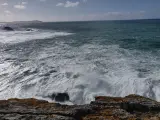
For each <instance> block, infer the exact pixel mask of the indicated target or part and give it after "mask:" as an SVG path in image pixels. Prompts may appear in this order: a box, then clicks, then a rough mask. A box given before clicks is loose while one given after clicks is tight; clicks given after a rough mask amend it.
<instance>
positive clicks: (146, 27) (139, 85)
mask: <svg viewBox="0 0 160 120" xmlns="http://www.w3.org/2000/svg"><path fill="white" fill-rule="evenodd" d="M11 26H13V27H14V28H15V31H13V32H6V31H0V52H1V54H0V76H1V77H0V96H1V99H6V98H10V97H19V98H26V97H37V98H42V99H47V100H49V101H51V99H50V98H49V97H48V96H49V95H51V94H52V93H59V92H67V93H68V94H69V96H70V99H71V102H72V103H76V104H83V103H89V102H90V101H91V100H93V99H94V96H96V95H109V96H125V95H128V94H139V95H143V96H147V97H150V98H153V99H156V100H160V97H159V96H160V20H134V21H97V22H61V23H40V24H30V25H14V24H12V25H11ZM26 28H31V29H32V30H33V31H25V29H26Z"/></svg>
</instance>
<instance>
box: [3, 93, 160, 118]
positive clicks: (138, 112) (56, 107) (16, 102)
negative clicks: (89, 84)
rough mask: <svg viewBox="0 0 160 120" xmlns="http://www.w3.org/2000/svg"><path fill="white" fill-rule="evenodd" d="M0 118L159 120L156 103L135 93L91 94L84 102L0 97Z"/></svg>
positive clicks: (158, 105) (158, 106)
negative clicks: (71, 103)
mask: <svg viewBox="0 0 160 120" xmlns="http://www.w3.org/2000/svg"><path fill="white" fill-rule="evenodd" d="M0 120H160V103H159V102H156V101H154V100H151V99H149V98H145V97H141V96H138V95H129V96H126V97H124V98H121V97H105V96H99V97H95V101H92V102H91V103H90V104H87V105H70V106H69V105H61V104H59V103H49V102H47V101H43V100H37V99H33V98H32V99H9V100H1V101H0Z"/></svg>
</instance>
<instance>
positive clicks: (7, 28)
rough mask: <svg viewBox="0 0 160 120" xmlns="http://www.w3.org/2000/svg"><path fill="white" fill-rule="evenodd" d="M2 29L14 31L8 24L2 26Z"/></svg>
mask: <svg viewBox="0 0 160 120" xmlns="http://www.w3.org/2000/svg"><path fill="white" fill-rule="evenodd" d="M2 30H6V31H14V29H13V28H11V27H8V26H6V27H3V28H2Z"/></svg>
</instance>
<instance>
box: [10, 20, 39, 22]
mask: <svg viewBox="0 0 160 120" xmlns="http://www.w3.org/2000/svg"><path fill="white" fill-rule="evenodd" d="M13 23H42V21H39V20H33V21H14V22H13Z"/></svg>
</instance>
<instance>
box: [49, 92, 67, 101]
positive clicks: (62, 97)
mask: <svg viewBox="0 0 160 120" xmlns="http://www.w3.org/2000/svg"><path fill="white" fill-rule="evenodd" d="M51 99H52V100H55V101H57V102H65V101H69V95H68V93H53V94H52V95H51Z"/></svg>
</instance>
